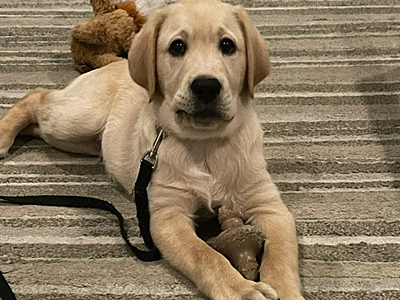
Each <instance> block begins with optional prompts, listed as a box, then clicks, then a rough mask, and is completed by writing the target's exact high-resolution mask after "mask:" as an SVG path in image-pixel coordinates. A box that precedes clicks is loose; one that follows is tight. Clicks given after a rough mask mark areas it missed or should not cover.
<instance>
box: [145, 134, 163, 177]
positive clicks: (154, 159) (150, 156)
mask: <svg viewBox="0 0 400 300" xmlns="http://www.w3.org/2000/svg"><path fill="white" fill-rule="evenodd" d="M163 138H164V131H163V130H162V129H160V131H159V132H158V134H157V137H156V139H155V141H154V143H153V146H152V147H151V149H150V150H147V151H146V152H145V153H144V154H143V155H142V157H141V159H140V161H141V162H142V161H143V160H146V161H147V162H149V163H151V164H152V165H153V166H152V169H153V170H154V169H155V168H156V167H157V163H158V156H157V151H158V148H159V147H160V145H161V141H162V139H163Z"/></svg>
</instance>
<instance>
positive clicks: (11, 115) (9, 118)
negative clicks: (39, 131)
mask: <svg viewBox="0 0 400 300" xmlns="http://www.w3.org/2000/svg"><path fill="white" fill-rule="evenodd" d="M49 92H50V91H49V90H46V89H44V88H36V89H34V90H32V91H30V92H29V93H28V94H27V95H26V96H25V97H23V98H22V99H21V100H19V101H18V102H17V103H16V104H15V105H14V106H13V107H12V108H11V109H10V110H9V111H8V112H6V114H5V115H4V116H3V117H2V118H1V119H0V158H3V157H5V156H6V155H7V153H8V150H9V149H10V148H11V146H12V145H13V143H14V140H15V138H16V136H17V135H18V134H19V133H20V132H21V131H22V130H23V129H24V128H26V127H28V126H29V125H31V124H36V123H37V112H38V109H39V106H40V105H41V104H42V102H43V101H44V99H45V97H46V95H47V94H48V93H49Z"/></svg>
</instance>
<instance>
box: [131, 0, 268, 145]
mask: <svg viewBox="0 0 400 300" xmlns="http://www.w3.org/2000/svg"><path fill="white" fill-rule="evenodd" d="M129 67H130V72H131V76H132V78H133V80H134V81H135V82H136V83H138V84H139V85H141V86H143V87H144V88H146V89H147V90H148V92H149V97H150V100H154V101H153V103H152V105H154V107H155V109H156V115H157V116H158V118H159V123H160V125H161V126H163V127H165V128H166V129H168V130H169V131H171V132H173V133H174V134H176V135H178V136H180V137H182V138H189V139H205V138H211V137H226V136H228V135H229V134H231V133H232V132H233V131H234V130H236V129H237V128H239V127H240V125H241V124H242V123H243V122H245V121H246V110H248V109H249V106H250V105H251V104H250V103H249V99H250V98H253V95H254V87H255V85H256V84H257V83H259V82H260V81H261V80H262V79H263V78H264V77H265V76H267V75H268V73H269V57H268V51H267V49H266V47H265V44H264V40H263V38H262V36H261V35H260V33H259V32H258V31H257V29H256V28H255V27H254V26H253V25H252V24H251V22H250V20H249V18H248V16H247V14H246V12H245V11H244V10H243V9H242V8H240V7H233V6H230V5H227V4H223V3H220V2H218V1H215V0H203V1H199V0H186V1H182V2H180V3H177V4H173V5H170V6H169V7H167V8H164V9H162V10H160V11H158V12H156V13H154V14H153V15H152V16H151V17H150V18H149V20H148V22H147V23H146V25H145V26H144V27H143V29H142V31H141V32H140V33H139V35H138V36H136V37H135V39H134V41H133V43H132V47H131V50H130V53H129Z"/></svg>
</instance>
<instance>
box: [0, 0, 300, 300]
mask: <svg viewBox="0 0 400 300" xmlns="http://www.w3.org/2000/svg"><path fill="white" fill-rule="evenodd" d="M128 61H129V65H128ZM128 61H121V62H117V63H113V64H111V65H108V66H106V67H104V68H101V69H98V70H95V71H92V72H90V73H87V74H85V75H82V76H80V77H78V78H77V79H76V80H74V81H73V82H72V83H71V84H70V85H69V86H68V87H66V88H65V89H64V90H60V91H48V90H45V89H41V88H38V89H35V90H33V91H32V92H30V93H29V94H28V95H27V96H25V97H24V98H23V99H22V100H20V101H19V102H18V103H17V104H16V105H15V106H14V107H13V108H12V109H11V110H10V111H9V112H8V113H6V115H5V116H4V117H3V119H2V120H1V121H0V156H4V155H6V153H7V151H8V150H9V148H10V147H11V145H12V143H13V141H14V139H15V137H16V136H17V135H18V134H19V133H20V132H21V131H23V133H28V134H31V135H35V136H38V137H41V138H42V139H43V140H45V141H46V142H48V143H49V144H51V145H53V146H54V147H57V148H60V149H63V150H67V151H71V152H78V153H86V154H101V155H102V156H103V158H104V161H105V165H106V168H107V171H108V172H109V173H110V174H111V175H112V176H113V177H114V178H115V179H116V180H117V181H118V182H120V183H121V184H122V185H123V186H124V187H125V188H126V189H127V190H128V191H131V190H132V189H133V186H134V182H135V178H136V176H137V173H138V168H139V160H140V157H141V155H142V154H143V153H144V152H145V151H146V150H147V149H149V148H150V147H151V145H152V143H153V141H154V139H155V136H156V128H157V127H161V128H162V129H163V130H164V131H165V132H166V133H167V134H168V137H167V138H166V139H165V140H164V141H163V142H162V144H161V147H160V149H159V161H158V167H157V170H156V171H155V173H154V175H153V178H152V182H151V185H150V187H149V198H150V214H151V234H152V237H153V239H154V242H155V244H156V246H157V247H158V248H159V249H160V251H161V253H162V255H163V257H164V258H165V259H166V260H167V261H169V262H170V263H171V265H172V266H174V267H175V268H177V269H178V270H180V271H181V272H182V273H183V274H185V275H186V276H187V277H189V278H190V279H191V280H193V281H194V282H195V284H196V285H197V286H198V288H199V289H200V290H201V291H202V292H203V293H204V294H206V295H207V296H208V297H210V298H211V299H214V300H265V299H277V298H278V297H280V298H281V299H283V300H301V299H304V298H303V297H302V296H301V287H300V280H299V275H298V257H297V256H298V253H297V241H296V233H295V225H294V220H293V217H292V215H291V214H290V213H289V211H288V210H287V208H286V207H285V205H284V204H283V202H282V200H281V198H280V195H279V192H278V190H277V188H276V187H275V185H274V184H273V183H272V181H271V178H270V176H269V174H268V172H267V171H266V164H265V161H264V155H263V138H262V130H261V127H260V124H259V121H258V119H257V116H256V113H255V111H254V108H253V105H254V103H253V100H252V98H253V94H254V86H255V85H256V84H257V83H259V82H260V81H261V80H262V79H263V78H265V77H266V76H267V75H268V73H269V58H268V52H267V49H266V47H265V45H264V41H263V39H262V37H261V35H260V33H259V32H258V31H257V30H256V28H255V27H254V26H253V25H252V24H251V22H250V21H249V18H248V16H247V15H246V13H245V11H244V10H243V9H242V8H239V7H232V6H230V5H227V4H222V3H220V2H218V1H215V0H203V1H196V0H187V1H182V2H181V3H177V4H173V5H170V6H169V7H166V8H163V9H161V10H159V11H157V12H156V13H154V14H153V15H152V16H151V17H150V18H149V20H148V23H147V24H146V25H145V26H144V28H143V29H142V31H141V32H140V34H139V35H138V36H137V37H136V38H135V40H134V42H133V45H132V48H131V51H130V57H129V60H128ZM132 78H133V80H132ZM221 205H225V206H227V207H228V208H230V209H234V210H237V211H238V212H240V213H241V214H242V215H243V216H244V219H245V220H246V221H247V222H248V223H249V224H253V225H254V226H256V227H258V228H259V229H261V230H263V231H264V232H265V233H266V235H267V236H268V239H269V243H268V246H267V247H266V249H265V253H264V257H263V262H262V265H261V282H259V283H256V282H253V281H249V280H246V279H244V278H243V277H242V276H241V275H240V274H239V272H238V271H236V270H235V269H234V268H233V267H232V266H231V264H230V263H229V262H228V260H227V259H226V258H225V257H224V256H222V255H221V254H219V253H218V252H216V251H215V250H213V249H212V248H211V247H209V246H208V245H207V244H206V243H205V242H203V241H202V240H201V239H199V238H198V237H197V236H196V234H195V230H194V223H193V216H194V215H195V214H196V212H197V211H199V210H200V209H202V208H203V209H204V208H206V209H209V210H214V209H215V208H216V207H218V206H221Z"/></svg>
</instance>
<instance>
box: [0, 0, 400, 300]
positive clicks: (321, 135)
mask: <svg viewBox="0 0 400 300" xmlns="http://www.w3.org/2000/svg"><path fill="white" fill-rule="evenodd" d="M230 2H232V3H233V2H234V3H241V4H243V5H244V6H246V7H248V8H249V13H250V14H251V17H252V19H253V20H254V22H255V23H256V24H257V26H258V27H259V29H260V30H261V32H262V33H263V35H264V36H265V38H266V40H267V42H268V44H269V47H270V50H271V57H272V62H273V70H272V74H271V76H270V77H268V79H267V80H265V81H264V82H263V83H262V84H261V85H260V87H259V89H258V93H257V95H256V96H257V101H258V106H257V109H258V111H259V113H260V118H261V121H262V124H263V128H264V130H265V158H266V159H267V160H268V164H269V170H270V172H271V173H272V174H273V177H274V179H275V181H276V182H277V184H278V185H279V187H280V189H281V190H282V193H283V198H284V200H285V202H286V203H287V205H288V207H289V208H290V210H291V211H292V212H293V214H294V215H295V217H296V218H297V228H298V235H299V244H300V252H301V275H302V280H303V283H304V288H305V295H306V298H307V299H309V300H311V299H321V300H328V299H329V300H336V299H360V300H361V299H363V300H370V299H374V300H378V299H379V300H382V299H400V159H399V158H400V2H399V1H397V0H354V1H350V0H326V1H318V0H303V1H300V0H282V1H277V0H256V1H239V0H235V1H230ZM88 3H89V0H40V1H39V0H20V1H16V0H11V1H9V0H0V115H1V114H3V112H4V111H5V110H7V109H8V108H9V107H10V106H11V105H12V104H13V103H14V102H15V101H17V99H19V98H20V97H22V96H23V95H24V94H25V93H26V92H27V91H28V90H29V89H31V88H33V87H36V86H38V85H41V86H44V87H47V88H61V87H64V86H65V84H66V83H68V82H69V81H70V80H71V79H72V78H74V77H76V76H77V73H75V72H74V70H73V68H72V63H71V59H70V56H71V55H70V52H69V33H70V29H71V26H73V25H74V24H77V23H78V22H80V21H82V20H83V19H85V18H88V17H89V16H91V11H90V7H89V5H88ZM0 194H3V195H17V194H27V195H31V194H74V195H90V196H94V197H99V198H102V199H105V200H109V201H112V202H113V203H114V204H115V205H116V206H117V207H118V209H120V210H121V211H122V212H123V213H124V215H125V217H126V218H127V219H129V224H130V225H131V231H130V234H131V236H132V240H133V241H134V242H140V239H139V238H138V232H137V229H136V227H135V226H134V225H135V224H136V221H135V218H134V215H135V212H134V205H133V204H132V202H131V201H130V200H128V199H126V198H124V197H123V195H122V193H121V192H120V190H119V189H118V188H116V187H115V186H114V185H113V184H112V183H110V181H109V179H108V177H107V176H106V175H105V173H104V170H103V166H102V165H101V163H100V161H99V159H96V158H91V157H85V156H80V155H71V154H66V153H62V152H60V151H57V150H54V149H52V148H50V147H49V146H47V145H46V144H44V143H43V142H41V141H38V140H33V139H18V140H17V142H16V144H15V146H14V147H13V148H12V151H11V153H10V156H9V157H8V158H6V159H5V160H2V161H0ZM0 270H1V271H3V272H4V274H5V276H6V277H7V279H8V280H9V281H10V284H11V285H12V288H13V289H14V290H15V292H16V294H17V297H18V300H28V299H29V300H30V299H32V300H38V299H40V300H45V299H49V300H50V299H51V300H72V299H73V300H84V299H85V300H86V299H88V300H89V299H90V300H92V299H95V300H97V299H99V300H103V299H107V300H108V299H130V300H132V299H149V300H152V299H154V300H155V299H157V300H167V299H169V300H172V299H174V300H175V299H176V300H177V299H182V300H189V299H192V300H194V299H196V300H198V299H203V298H202V297H201V296H200V295H199V294H198V292H197V291H196V289H195V288H194V287H193V285H192V284H191V283H189V282H188V281H187V280H185V279H184V278H182V277H181V276H180V275H179V274H177V273H176V272H175V271H173V270H172V269H171V268H170V267H169V266H168V265H167V264H166V263H165V262H157V263H150V264H144V263H141V262H139V261H138V260H137V259H135V258H134V257H132V255H131V254H130V253H129V252H128V251H127V249H126V247H125V245H124V243H123V241H122V239H121V238H120V236H119V230H118V227H117V221H116V220H115V219H114V218H113V217H112V216H111V215H109V214H107V213H103V212H99V211H96V210H83V209H67V208H47V207H15V206H7V205H0ZM288 300H290V299H288Z"/></svg>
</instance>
